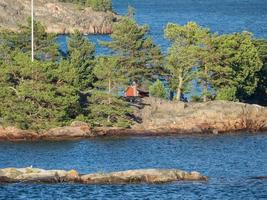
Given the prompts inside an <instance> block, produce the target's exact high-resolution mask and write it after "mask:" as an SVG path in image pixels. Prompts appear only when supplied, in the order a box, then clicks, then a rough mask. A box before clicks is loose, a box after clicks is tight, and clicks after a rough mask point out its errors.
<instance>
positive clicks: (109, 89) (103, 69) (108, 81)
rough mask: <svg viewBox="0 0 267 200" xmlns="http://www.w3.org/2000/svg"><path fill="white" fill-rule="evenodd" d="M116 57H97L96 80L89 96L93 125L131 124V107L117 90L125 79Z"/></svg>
mask: <svg viewBox="0 0 267 200" xmlns="http://www.w3.org/2000/svg"><path fill="white" fill-rule="evenodd" d="M122 72H123V71H122V70H121V68H120V65H118V58H116V57H99V58H98V61H97V64H96V66H95V68H94V71H93V73H94V75H95V76H96V78H97V81H96V82H95V83H94V86H95V88H94V90H93V93H92V96H90V97H89V99H88V100H89V101H90V113H91V115H90V116H91V120H92V123H93V124H94V125H99V126H119V127H129V126H130V125H131V124H132V121H131V115H132V112H133V111H132V109H131V108H130V107H129V104H128V103H127V102H125V101H124V100H123V99H122V98H121V97H120V96H119V91H120V89H121V88H122V86H123V85H124V84H125V82H126V79H125V78H124V76H123V74H122Z"/></svg>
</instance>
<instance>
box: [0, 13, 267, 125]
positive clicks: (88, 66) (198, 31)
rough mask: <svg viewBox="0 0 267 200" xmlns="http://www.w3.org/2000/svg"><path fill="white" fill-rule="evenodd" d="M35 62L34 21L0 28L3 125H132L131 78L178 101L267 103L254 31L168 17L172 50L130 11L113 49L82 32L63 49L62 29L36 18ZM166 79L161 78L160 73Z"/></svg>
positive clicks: (260, 45)
mask: <svg viewBox="0 0 267 200" xmlns="http://www.w3.org/2000/svg"><path fill="white" fill-rule="evenodd" d="M34 28H35V33H36V40H35V50H36V51H35V61H34V62H31V59H30V26H25V27H23V26H22V27H21V31H20V32H18V33H13V32H9V31H4V32H1V34H0V100H1V101H0V124H2V125H16V126H17V127H20V128H23V129H35V130H40V129H47V128H50V127H55V126H62V125H67V124H69V123H70V122H71V121H74V120H80V121H85V122H88V123H91V124H92V125H94V126H120V127H129V126H130V125H131V124H132V123H133V121H134V116H133V110H132V108H131V107H130V106H129V104H128V103H127V102H126V101H124V99H123V98H122V97H121V95H120V94H121V93H122V92H123V91H124V89H125V88H126V87H127V86H128V85H129V84H131V83H132V82H137V83H138V85H140V86H141V87H142V88H146V89H149V90H150V95H152V96H155V97H159V98H168V96H169V94H168V92H167V90H166V89H165V87H164V86H163V83H162V82H161V81H160V80H166V82H168V84H169V86H170V88H171V90H172V91H174V92H175V94H176V97H175V99H174V100H176V101H180V100H181V99H182V97H183V96H184V94H188V93H191V94H192V93H193V94H194V92H193V91H194V87H201V88H202V90H201V94H198V95H197V96H196V95H193V97H192V99H191V100H192V101H210V100H215V99H217V100H230V101H240V102H253V103H255V102H256V103H260V104H266V97H267V79H266V77H267V76H266V75H267V74H266V73H267V64H266V59H267V57H266V55H267V53H266V52H267V42H266V40H255V39H253V37H252V34H251V33H248V32H242V33H235V34H226V35H218V34H214V33H211V32H210V31H209V30H208V29H206V28H203V27H201V26H199V25H198V24H196V23H193V22H189V23H188V24H186V25H178V24H168V25H167V26H166V29H165V37H166V39H168V40H169V41H170V42H171V46H170V48H169V50H168V52H167V54H166V55H163V54H162V53H161V51H160V48H159V47H158V46H157V45H155V43H154V42H153V40H152V39H151V37H150V36H149V28H148V26H140V25H138V24H137V23H136V22H135V21H134V20H133V19H131V18H128V17H124V18H122V19H121V20H120V21H119V22H118V23H116V24H115V25H114V32H113V34H111V41H110V42H101V45H103V46H106V47H108V48H110V49H111V50H112V54H111V55H106V56H97V55H96V54H95V45H94V44H92V43H91V42H90V41H89V40H87V39H86V38H85V37H84V36H83V35H82V34H80V33H79V32H75V33H74V34H71V35H70V37H69V39H68V55H67V56H62V55H61V53H60V50H59V47H58V46H57V44H56V42H55V35H51V34H47V33H45V28H44V27H43V26H42V25H41V24H40V23H38V22H35V24H34ZM159 79H160V80H159Z"/></svg>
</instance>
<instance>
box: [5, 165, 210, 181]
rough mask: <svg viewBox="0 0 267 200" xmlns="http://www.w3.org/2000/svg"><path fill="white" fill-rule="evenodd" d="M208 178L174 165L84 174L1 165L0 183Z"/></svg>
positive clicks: (203, 179)
mask: <svg viewBox="0 0 267 200" xmlns="http://www.w3.org/2000/svg"><path fill="white" fill-rule="evenodd" d="M207 180H208V178H207V177H206V176H203V175H201V174H200V173H198V172H186V171H182V170H177V169H169V170H160V169H141V170H128V171H121V172H112V173H95V174H86V175H81V174H79V173H78V172H77V171H76V170H70V171H65V170H44V169H38V168H31V167H28V168H5V169H0V183H20V182H22V183H83V184H138V183H147V184H159V183H168V182H175V181H207Z"/></svg>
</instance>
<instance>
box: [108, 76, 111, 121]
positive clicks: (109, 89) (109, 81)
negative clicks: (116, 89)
mask: <svg viewBox="0 0 267 200" xmlns="http://www.w3.org/2000/svg"><path fill="white" fill-rule="evenodd" d="M108 95H109V97H108V104H109V105H110V104H111V98H110V95H111V80H110V78H109V79H108ZM108 122H110V115H109V116H108Z"/></svg>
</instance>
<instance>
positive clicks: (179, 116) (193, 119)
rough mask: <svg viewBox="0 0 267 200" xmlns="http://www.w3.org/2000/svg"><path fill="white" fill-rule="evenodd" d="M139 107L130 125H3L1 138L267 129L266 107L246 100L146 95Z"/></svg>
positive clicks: (255, 130)
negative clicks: (190, 99) (30, 128)
mask: <svg viewBox="0 0 267 200" xmlns="http://www.w3.org/2000/svg"><path fill="white" fill-rule="evenodd" d="M143 105H144V107H143V108H140V109H136V116H138V117H139V118H141V119H142V122H141V123H139V124H136V125H134V126H133V127H131V128H130V129H122V128H92V127H90V126H89V125H88V124H86V123H84V122H73V123H72V124H71V125H70V126H66V127H59V128H54V129H50V130H48V131H42V132H39V133H37V132H34V131H28V130H20V129H17V128H14V127H1V126H0V141H24V140H70V139H81V138H93V137H107V136H150V135H151V136H153V135H155V136H157V135H161V136H164V135H170V134H173V135H175V134H224V133H236V132H242V133H243V132H244V133H247V132H251V133H255V132H265V131H266V132H267V108H266V107H262V106H258V105H250V104H244V103H235V102H226V101H211V102H207V103H177V102H169V101H163V100H159V99H153V98H147V99H144V101H143Z"/></svg>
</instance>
